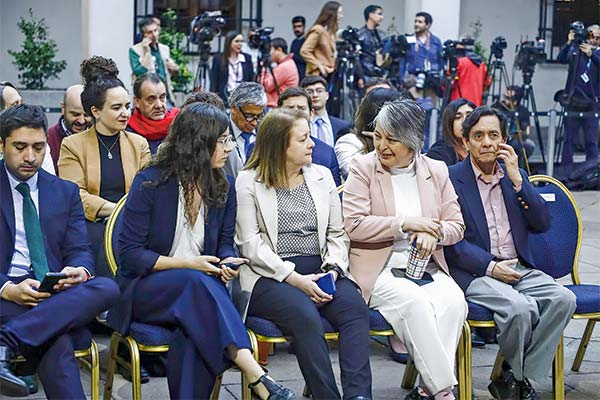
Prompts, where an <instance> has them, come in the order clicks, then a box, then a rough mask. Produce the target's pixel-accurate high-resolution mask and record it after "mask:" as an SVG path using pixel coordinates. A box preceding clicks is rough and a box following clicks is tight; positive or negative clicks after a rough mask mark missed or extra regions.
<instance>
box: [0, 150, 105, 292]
mask: <svg viewBox="0 0 600 400" xmlns="http://www.w3.org/2000/svg"><path fill="white" fill-rule="evenodd" d="M38 205H39V217H40V225H41V229H42V235H43V236H44V248H45V253H46V260H47V261H48V269H49V270H50V271H51V272H60V271H61V270H62V269H63V268H64V267H65V266H67V265H70V266H77V267H85V268H86V269H87V270H88V271H89V273H90V274H92V275H93V274H94V260H93V258H92V253H91V250H90V242H89V240H88V233H87V228H86V226H85V216H84V215H83V206H82V205H81V197H80V196H79V187H78V186H77V185H76V184H74V183H73V182H69V181H65V180H63V179H60V178H58V177H56V176H54V175H51V174H49V173H47V172H46V171H44V170H43V169H40V170H39V171H38ZM14 252H15V208H14V204H13V198H12V191H11V188H10V181H9V180H8V175H7V173H6V168H5V167H4V161H0V287H1V286H2V285H4V284H5V283H6V282H7V281H8V280H9V278H8V275H7V274H8V270H9V268H10V263H11V261H12V257H13V253H14Z"/></svg>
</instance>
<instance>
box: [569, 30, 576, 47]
mask: <svg viewBox="0 0 600 400" xmlns="http://www.w3.org/2000/svg"><path fill="white" fill-rule="evenodd" d="M573 40H575V31H574V30H573V29H571V30H570V31H569V35H568V36H567V44H571V42H572V41H573Z"/></svg>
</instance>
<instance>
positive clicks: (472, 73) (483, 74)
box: [450, 37, 492, 107]
mask: <svg viewBox="0 0 600 400" xmlns="http://www.w3.org/2000/svg"><path fill="white" fill-rule="evenodd" d="M465 41H469V42H470V41H472V39H471V38H468V37H464V38H461V42H458V43H457V44H456V49H457V52H456V57H457V64H456V78H455V81H454V83H453V85H452V93H451V94H450V101H452V100H456V99H458V98H459V97H462V98H464V99H467V100H470V101H472V102H473V103H474V104H475V105H476V106H477V107H479V106H480V105H481V102H482V100H483V91H484V90H485V89H486V88H487V87H488V86H490V84H491V83H492V80H491V77H488V76H487V66H486V65H485V63H484V62H483V59H482V58H481V57H480V56H479V55H478V54H476V53H475V52H473V51H472V50H470V49H469V48H467V47H465V44H464V43H463V42H465ZM486 78H487V79H486Z"/></svg>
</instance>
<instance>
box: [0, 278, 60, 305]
mask: <svg viewBox="0 0 600 400" xmlns="http://www.w3.org/2000/svg"><path fill="white" fill-rule="evenodd" d="M39 287H40V282H38V281H36V280H35V279H25V280H24V281H23V282H21V283H19V284H14V283H12V284H11V283H9V284H8V285H7V286H6V287H5V288H4V291H3V292H2V298H3V299H4V300H8V301H12V302H13V303H17V304H19V305H22V306H28V307H35V306H37V305H38V304H39V303H41V302H42V301H44V300H46V299H47V298H48V297H50V293H45V292H38V291H37V289H38V288H39Z"/></svg>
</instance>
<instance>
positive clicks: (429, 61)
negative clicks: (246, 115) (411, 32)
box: [400, 11, 444, 106]
mask: <svg viewBox="0 0 600 400" xmlns="http://www.w3.org/2000/svg"><path fill="white" fill-rule="evenodd" d="M432 23H433V18H432V17H431V14H429V13H426V12H423V11H421V12H418V13H417V15H416V16H415V36H407V37H406V39H407V40H408V44H409V46H408V51H407V53H406V58H405V59H403V60H402V61H401V62H400V81H402V82H404V81H405V80H407V81H413V80H414V81H415V82H416V89H417V91H416V94H417V96H418V97H421V98H424V97H430V98H431V101H432V103H433V106H436V105H437V98H438V94H439V93H438V92H439V88H440V77H441V76H442V73H443V69H444V60H443V58H442V41H441V40H440V38H438V37H437V36H435V35H434V34H432V33H431V32H430V28H431V24H432Z"/></svg>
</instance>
